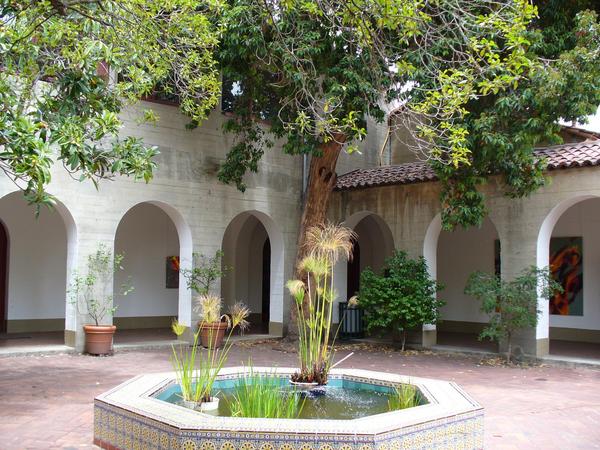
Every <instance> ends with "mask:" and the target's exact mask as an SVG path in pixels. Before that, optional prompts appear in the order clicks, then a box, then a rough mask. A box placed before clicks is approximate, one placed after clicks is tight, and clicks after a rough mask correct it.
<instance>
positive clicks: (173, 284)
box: [165, 256, 179, 289]
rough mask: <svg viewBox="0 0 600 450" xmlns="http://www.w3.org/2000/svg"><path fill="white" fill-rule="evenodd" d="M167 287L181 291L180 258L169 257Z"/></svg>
mask: <svg viewBox="0 0 600 450" xmlns="http://www.w3.org/2000/svg"><path fill="white" fill-rule="evenodd" d="M165 287H166V288H167V289H179V256H167V265H166V282H165Z"/></svg>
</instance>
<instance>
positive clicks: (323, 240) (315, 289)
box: [287, 223, 356, 384]
mask: <svg viewBox="0 0 600 450" xmlns="http://www.w3.org/2000/svg"><path fill="white" fill-rule="evenodd" d="M355 238H356V235H355V233H354V232H353V231H352V230H350V229H349V228H345V227H342V226H339V225H333V224H329V223H328V224H325V225H322V226H316V227H311V228H310V229H309V230H308V231H307V238H306V243H307V244H306V245H307V247H308V252H307V256H306V257H305V258H304V259H303V260H302V261H301V262H300V265H299V270H300V272H301V274H302V278H304V280H305V281H304V280H290V281H288V283H287V288H288V290H289V291H290V293H291V294H292V297H294V299H295V302H296V309H297V318H298V319H297V320H298V339H299V341H298V342H299V348H298V355H299V359H300V370H299V371H298V372H297V373H295V374H294V375H292V381H296V382H304V383H313V382H316V383H318V384H326V383H327V376H328V374H329V369H330V367H331V361H332V358H333V344H334V342H335V338H336V336H337V332H336V333H335V334H333V335H332V333H331V320H332V318H333V304H334V301H335V297H336V294H335V290H334V271H333V267H334V266H335V263H336V262H337V261H338V259H339V258H340V257H341V256H344V257H346V258H348V259H349V258H351V256H352V246H353V240H354V239H355Z"/></svg>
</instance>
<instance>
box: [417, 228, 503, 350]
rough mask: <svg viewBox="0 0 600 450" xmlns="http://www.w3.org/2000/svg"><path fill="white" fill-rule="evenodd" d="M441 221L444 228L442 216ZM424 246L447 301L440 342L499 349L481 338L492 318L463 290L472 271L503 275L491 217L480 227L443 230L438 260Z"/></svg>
mask: <svg viewBox="0 0 600 450" xmlns="http://www.w3.org/2000/svg"><path fill="white" fill-rule="evenodd" d="M436 220H437V219H436ZM438 225H439V230H441V220H440V221H439V223H438ZM429 237H430V239H433V236H429ZM426 244H427V243H426ZM430 247H431V246H430ZM424 250H425V251H424V253H425V257H426V258H427V259H428V262H429V266H430V268H431V267H432V266H435V272H434V273H432V275H434V276H435V277H436V279H437V281H438V282H439V283H440V284H442V285H443V286H444V289H443V290H442V291H440V292H439V293H438V297H439V298H441V299H444V300H445V301H446V305H445V306H444V307H443V308H442V309H441V310H440V313H441V319H442V320H441V322H440V323H439V324H438V325H437V343H438V345H447V346H452V347H465V348H474V349H479V350H485V351H494V352H495V351H497V350H498V346H497V344H496V343H493V342H490V341H488V340H484V341H480V340H479V339H478V335H479V333H480V332H481V331H482V329H483V328H484V326H485V325H486V324H487V323H488V321H489V318H488V316H487V314H485V313H482V312H481V310H480V307H481V305H480V304H479V302H478V301H477V300H476V299H474V298H472V297H470V296H468V295H466V294H465V293H464V290H465V286H466V283H467V280H468V278H469V276H470V275H471V274H472V273H473V272H475V271H483V272H486V273H496V275H500V263H499V261H500V240H499V238H498V232H497V231H496V227H495V226H494V224H493V223H492V221H491V220H490V219H489V218H486V219H485V220H484V221H483V223H482V225H481V226H480V227H472V228H468V229H462V228H461V229H456V230H454V231H445V230H441V231H440V232H439V236H438V238H437V252H436V255H435V262H434V261H431V256H432V255H431V251H430V252H429V253H430V254H429V255H427V253H428V252H427V245H426V248H425V249H424Z"/></svg>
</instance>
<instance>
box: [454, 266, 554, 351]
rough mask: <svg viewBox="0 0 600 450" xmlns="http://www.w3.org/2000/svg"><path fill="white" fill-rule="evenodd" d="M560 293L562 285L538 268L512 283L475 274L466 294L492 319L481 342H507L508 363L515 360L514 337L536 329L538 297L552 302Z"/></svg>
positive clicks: (526, 270)
mask: <svg viewBox="0 0 600 450" xmlns="http://www.w3.org/2000/svg"><path fill="white" fill-rule="evenodd" d="M557 291H558V292H562V287H561V285H560V283H558V282H557V281H555V280H554V279H553V278H552V275H551V274H550V272H549V270H548V269H538V268H537V267H529V268H527V269H525V270H523V271H522V272H521V273H519V274H518V275H517V277H516V278H514V279H513V280H511V281H505V280H502V279H501V278H500V277H498V276H496V275H492V274H489V273H485V272H474V273H472V274H471V276H470V277H469V280H468V281H467V285H466V287H465V294H467V295H471V296H473V297H475V298H476V299H477V300H479V301H481V311H483V312H484V313H486V314H489V316H490V322H489V323H488V325H487V326H486V327H485V328H484V329H483V331H482V332H481V334H480V335H479V339H480V340H481V339H484V338H488V339H490V340H493V341H497V342H500V341H504V342H506V344H507V347H508V348H507V352H506V361H507V362H510V360H511V357H512V353H513V345H512V339H513V337H514V335H515V333H517V332H518V331H520V330H524V329H527V328H532V327H535V326H536V325H537V321H538V315H539V311H538V309H537V302H538V296H541V297H542V298H544V299H550V297H551V296H552V295H553V294H554V293H555V292H557Z"/></svg>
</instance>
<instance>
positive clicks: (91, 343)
mask: <svg viewBox="0 0 600 450" xmlns="http://www.w3.org/2000/svg"><path fill="white" fill-rule="evenodd" d="M116 330H117V327H116V326H114V325H84V326H83V331H84V332H85V352H86V353H89V354H91V355H110V354H112V352H113V335H114V334H115V331H116Z"/></svg>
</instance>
